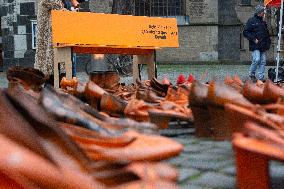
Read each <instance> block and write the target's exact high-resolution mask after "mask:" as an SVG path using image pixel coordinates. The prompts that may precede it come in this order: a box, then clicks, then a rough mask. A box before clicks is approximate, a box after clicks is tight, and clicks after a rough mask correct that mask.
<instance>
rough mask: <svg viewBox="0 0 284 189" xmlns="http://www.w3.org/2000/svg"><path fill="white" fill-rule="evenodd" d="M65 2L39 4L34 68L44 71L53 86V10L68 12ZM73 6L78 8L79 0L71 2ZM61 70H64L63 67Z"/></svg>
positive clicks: (45, 1)
mask: <svg viewBox="0 0 284 189" xmlns="http://www.w3.org/2000/svg"><path fill="white" fill-rule="evenodd" d="M64 2H66V1H63V0H40V1H39V4H38V17H37V36H36V37H37V41H36V45H37V49H36V54H35V64H34V67H35V68H36V69H39V70H40V71H42V72H43V73H44V74H45V75H49V76H50V81H48V83H49V84H53V63H54V49H53V45H52V27H51V26H52V25H51V11H52V10H67V9H65V8H64ZM70 2H71V5H72V6H74V7H75V6H76V7H77V6H78V4H79V3H78V1H77V0H71V1H70ZM61 70H64V68H63V67H61Z"/></svg>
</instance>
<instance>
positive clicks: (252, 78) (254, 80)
mask: <svg viewBox="0 0 284 189" xmlns="http://www.w3.org/2000/svg"><path fill="white" fill-rule="evenodd" d="M249 78H250V79H251V80H252V82H254V83H256V81H257V78H256V77H255V76H254V75H250V76H249Z"/></svg>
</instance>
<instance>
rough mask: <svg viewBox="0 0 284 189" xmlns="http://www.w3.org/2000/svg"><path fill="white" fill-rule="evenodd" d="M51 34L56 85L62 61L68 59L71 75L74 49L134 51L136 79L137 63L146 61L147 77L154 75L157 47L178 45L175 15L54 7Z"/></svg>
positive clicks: (136, 76)
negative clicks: (136, 14)
mask: <svg viewBox="0 0 284 189" xmlns="http://www.w3.org/2000/svg"><path fill="white" fill-rule="evenodd" d="M52 35H53V46H54V47H55V48H54V49H55V50H54V53H55V58H54V87H55V88H58V87H59V73H58V72H59V70H58V64H59V63H63V62H64V63H65V68H66V77H67V79H71V78H72V61H71V49H72V50H73V52H74V53H88V54H130V55H135V56H134V58H133V79H134V81H135V80H136V79H137V78H139V77H138V76H139V70H138V64H147V65H148V78H149V79H151V78H152V77H155V64H154V52H155V50H157V49H161V48H164V47H178V46H179V44H178V28H177V22H176V19H174V18H158V17H145V16H131V15H116V14H99V13H90V12H69V11H52Z"/></svg>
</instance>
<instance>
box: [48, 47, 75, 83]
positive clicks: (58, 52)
mask: <svg viewBox="0 0 284 189" xmlns="http://www.w3.org/2000/svg"><path fill="white" fill-rule="evenodd" d="M63 62H64V63H65V70H66V78H67V79H72V60H71V48H70V47H65V48H55V49H54V65H53V69H54V70H53V73H54V88H59V82H60V81H59V68H58V65H59V63H63Z"/></svg>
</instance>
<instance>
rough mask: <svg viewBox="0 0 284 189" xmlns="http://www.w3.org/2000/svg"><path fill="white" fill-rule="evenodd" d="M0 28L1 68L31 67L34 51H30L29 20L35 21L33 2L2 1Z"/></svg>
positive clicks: (30, 31)
mask: <svg viewBox="0 0 284 189" xmlns="http://www.w3.org/2000/svg"><path fill="white" fill-rule="evenodd" d="M1 5H2V6H1V7H0V8H1V11H0V12H1V28H2V43H3V66H4V70H6V69H7V68H8V67H9V66H12V65H21V66H32V65H33V62H34V54H35V50H33V49H32V43H31V41H32V28H31V20H35V19H36V16H35V4H34V1H33V0H22V1H16V0H9V1H7V0H2V2H1Z"/></svg>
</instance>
